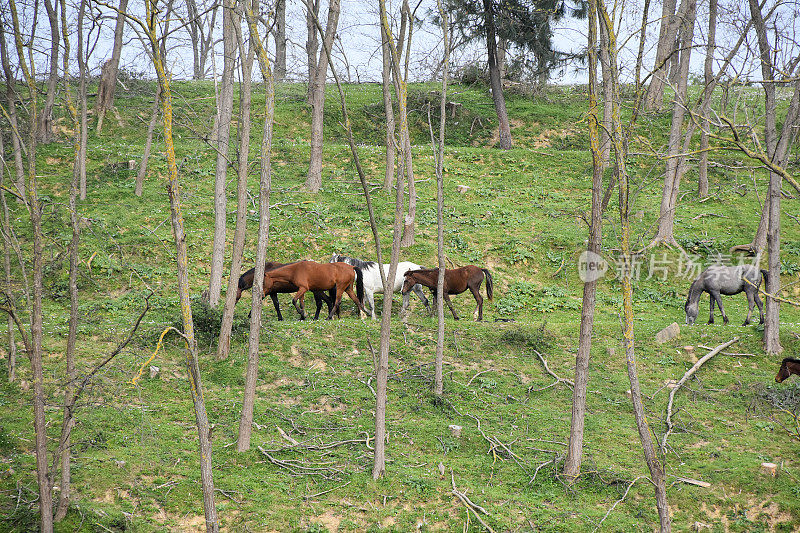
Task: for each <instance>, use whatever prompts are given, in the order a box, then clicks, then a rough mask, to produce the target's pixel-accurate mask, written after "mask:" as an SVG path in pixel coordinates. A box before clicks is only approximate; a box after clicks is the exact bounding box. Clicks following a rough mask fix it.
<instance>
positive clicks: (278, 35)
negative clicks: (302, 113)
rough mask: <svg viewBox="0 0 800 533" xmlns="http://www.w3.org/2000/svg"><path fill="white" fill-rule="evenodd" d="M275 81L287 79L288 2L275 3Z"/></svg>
mask: <svg viewBox="0 0 800 533" xmlns="http://www.w3.org/2000/svg"><path fill="white" fill-rule="evenodd" d="M273 36H274V38H275V81H283V80H284V79H286V0H277V2H276V3H275V29H274V30H273Z"/></svg>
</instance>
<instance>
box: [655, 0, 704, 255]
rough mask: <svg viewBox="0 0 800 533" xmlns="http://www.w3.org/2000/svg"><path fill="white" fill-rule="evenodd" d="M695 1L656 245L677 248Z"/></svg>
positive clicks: (684, 43)
mask: <svg viewBox="0 0 800 533" xmlns="http://www.w3.org/2000/svg"><path fill="white" fill-rule="evenodd" d="M696 6H697V2H696V0H688V8H687V11H686V17H685V19H684V23H685V25H684V26H683V31H681V42H680V48H681V52H680V67H679V73H678V85H677V87H676V88H675V101H674V104H673V109H672V123H671V126H670V134H669V147H668V149H667V162H666V173H665V175H664V187H663V189H662V194H661V208H660V211H659V220H658V232H657V234H656V236H655V239H654V240H653V242H654V243H664V244H670V245H677V241H675V236H674V227H675V210H676V209H677V204H678V190H679V188H680V182H681V174H682V170H683V169H682V158H681V157H679V154H680V153H681V152H682V148H683V147H682V145H681V140H682V139H683V133H682V131H683V123H684V117H685V114H686V107H687V93H688V77H689V59H690V55H691V50H692V38H693V37H694V22H695V8H696Z"/></svg>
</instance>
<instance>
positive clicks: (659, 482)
mask: <svg viewBox="0 0 800 533" xmlns="http://www.w3.org/2000/svg"><path fill="white" fill-rule="evenodd" d="M591 1H592V2H597V6H598V8H597V11H598V15H599V17H600V31H601V32H603V31H604V32H606V35H607V37H608V47H609V57H610V59H611V75H612V83H613V85H612V86H613V95H612V102H613V106H614V109H613V113H612V120H613V130H612V131H613V133H612V137H613V142H614V154H615V160H614V164H615V168H616V171H617V176H618V182H619V216H620V226H621V235H620V241H621V242H620V245H621V248H622V250H621V251H622V260H623V275H622V307H623V322H622V327H623V342H624V345H625V360H626V363H627V367H628V379H629V381H630V384H631V401H632V403H633V412H634V418H635V420H636V427H637V428H638V430H639V438H640V440H641V443H642V449H643V451H644V456H645V461H646V462H647V466H648V469H649V470H650V479H651V480H652V482H653V485H654V486H655V496H656V508H657V509H658V516H659V523H660V528H659V529H660V532H661V533H667V532H669V531H670V530H671V519H670V515H669V505H668V503H667V491H666V482H665V477H664V468H663V466H662V465H661V462H660V461H659V459H658V457H657V456H656V454H655V449H654V447H653V439H652V436H651V434H650V428H649V426H648V424H647V418H646V417H645V414H644V407H643V405H642V394H641V390H640V386H639V377H638V372H637V369H636V356H635V353H634V336H633V322H634V317H633V286H632V284H631V268H630V267H631V246H630V222H629V219H628V216H629V213H630V207H629V204H628V200H629V183H628V172H627V168H626V162H625V148H624V143H623V133H622V122H621V119H620V109H619V103H620V98H619V78H618V75H619V74H618V73H619V69H618V66H617V40H616V35H615V33H614V27H613V23H612V22H611V19H610V17H609V16H608V13H607V11H606V8H605V4H604V3H603V1H602V0H591Z"/></svg>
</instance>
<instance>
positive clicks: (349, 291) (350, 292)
mask: <svg viewBox="0 0 800 533" xmlns="http://www.w3.org/2000/svg"><path fill="white" fill-rule="evenodd" d="M345 292H346V293H347V295H348V296H349V297H350V299H351V300H353V301H354V302H355V303H356V305H357V306H358V318H361V319H362V320H363V318H364V315H367V314H368V313H367V310H366V309H364V305H363V304H362V303H361V301H360V300H359V299H358V297H357V296H356V293H354V292H353V287H347V289H345ZM339 299H340V300H341V297H339ZM372 312H373V313H374V312H375V303H374V302H373V303H372ZM361 313H364V315H362V314H361ZM372 318H375V315H374V314H373V315H372Z"/></svg>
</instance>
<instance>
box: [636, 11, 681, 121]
mask: <svg viewBox="0 0 800 533" xmlns="http://www.w3.org/2000/svg"><path fill="white" fill-rule="evenodd" d="M683 2H685V0H682V4H683ZM676 4H677V1H676V0H664V1H663V3H662V7H661V29H660V30H659V34H658V46H657V48H656V60H655V64H654V67H653V76H652V78H651V80H650V85H649V86H648V88H647V94H646V95H645V98H644V107H645V109H648V110H654V109H660V108H661V105H662V103H663V101H664V86H665V85H666V83H667V62H668V61H669V56H670V53H673V52H674V46H675V42H676V41H675V38H676V36H677V32H678V25H679V18H680V16H681V10H680V9H679V10H678V13H677V14H676V13H675V6H676Z"/></svg>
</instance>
